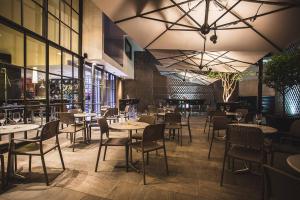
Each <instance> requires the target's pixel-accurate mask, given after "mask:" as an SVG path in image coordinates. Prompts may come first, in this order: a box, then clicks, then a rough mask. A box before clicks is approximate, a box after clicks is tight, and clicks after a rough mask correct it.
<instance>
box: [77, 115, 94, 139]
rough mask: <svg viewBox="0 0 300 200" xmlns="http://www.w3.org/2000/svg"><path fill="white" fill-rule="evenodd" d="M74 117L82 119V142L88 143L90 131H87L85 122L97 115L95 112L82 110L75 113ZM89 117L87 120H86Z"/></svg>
mask: <svg viewBox="0 0 300 200" xmlns="http://www.w3.org/2000/svg"><path fill="white" fill-rule="evenodd" d="M74 117H75V118H77V119H82V122H83V126H84V138H83V140H84V142H86V143H89V142H90V141H91V133H89V132H88V125H87V122H88V121H92V118H93V117H97V113H86V112H82V113H75V114H74ZM87 119H89V120H87Z"/></svg>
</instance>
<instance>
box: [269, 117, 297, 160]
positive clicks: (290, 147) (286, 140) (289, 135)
mask: <svg viewBox="0 0 300 200" xmlns="http://www.w3.org/2000/svg"><path fill="white" fill-rule="evenodd" d="M299 130H300V120H295V121H294V122H293V123H292V125H291V127H290V130H289V132H285V133H283V136H282V137H281V138H280V141H279V142H274V141H273V143H272V146H271V165H273V162H274V158H275V154H276V153H285V154H300V146H299V145H300V131H299Z"/></svg>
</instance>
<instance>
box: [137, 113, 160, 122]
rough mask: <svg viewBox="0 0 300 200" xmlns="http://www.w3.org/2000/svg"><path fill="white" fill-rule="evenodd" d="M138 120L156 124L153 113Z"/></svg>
mask: <svg viewBox="0 0 300 200" xmlns="http://www.w3.org/2000/svg"><path fill="white" fill-rule="evenodd" d="M138 121H139V122H145V123H148V124H155V121H156V118H155V116H153V115H142V116H141V117H140V119H139V120H138Z"/></svg>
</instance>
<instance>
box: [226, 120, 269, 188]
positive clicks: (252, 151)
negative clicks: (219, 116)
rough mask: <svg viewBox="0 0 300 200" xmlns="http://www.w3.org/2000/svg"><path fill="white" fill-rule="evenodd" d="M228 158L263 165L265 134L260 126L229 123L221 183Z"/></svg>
mask: <svg viewBox="0 0 300 200" xmlns="http://www.w3.org/2000/svg"><path fill="white" fill-rule="evenodd" d="M226 158H232V159H237V160H242V161H246V162H250V163H257V164H259V165H261V166H262V165H263V164H264V163H265V161H266V154H265V151H264V135H263V133H262V131H261V130H260V129H259V128H256V127H247V126H238V125H228V130H227V134H226V143H225V151H224V159H223V168H222V173H221V181H220V185H221V186H222V185H223V178H224V169H225V162H226Z"/></svg>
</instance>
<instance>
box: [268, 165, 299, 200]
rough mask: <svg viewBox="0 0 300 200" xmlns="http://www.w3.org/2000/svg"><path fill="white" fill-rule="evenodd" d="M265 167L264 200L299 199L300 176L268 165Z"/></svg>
mask: <svg viewBox="0 0 300 200" xmlns="http://www.w3.org/2000/svg"><path fill="white" fill-rule="evenodd" d="M263 169H264V200H273V199H274V200H275V199H276V200H287V199H288V200H297V199H299V197H300V190H299V189H300V178H299V177H295V176H292V175H290V174H288V173H286V172H283V171H281V170H278V169H275V168H273V167H270V166H268V165H264V166H263Z"/></svg>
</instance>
